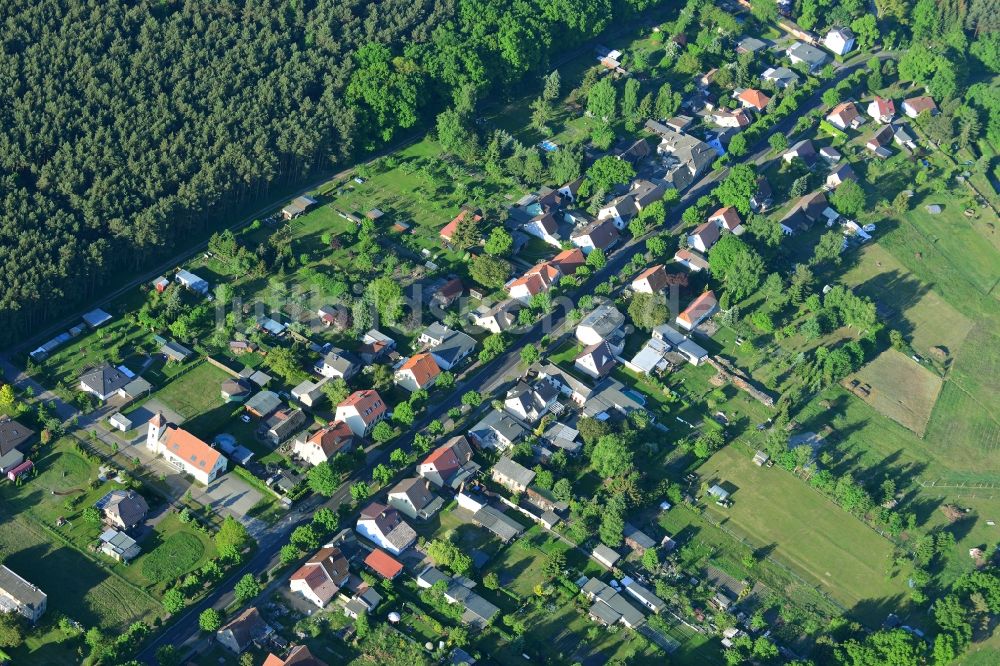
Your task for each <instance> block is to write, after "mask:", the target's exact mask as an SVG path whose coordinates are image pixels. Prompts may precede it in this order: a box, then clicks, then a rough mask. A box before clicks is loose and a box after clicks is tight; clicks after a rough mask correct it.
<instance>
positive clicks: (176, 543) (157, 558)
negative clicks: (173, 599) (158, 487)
mask: <svg viewBox="0 0 1000 666" xmlns="http://www.w3.org/2000/svg"><path fill="white" fill-rule="evenodd" d="M142 548H143V554H142V555H140V556H139V557H138V558H136V559H135V561H134V562H132V564H131V565H130V566H129V572H130V574H131V576H130V577H134V578H135V577H136V576H135V573H136V572H138V573H139V574H140V575H141V580H142V581H144V582H145V584H146V585H149V586H155V587H158V588H166V587H169V586H170V585H172V584H173V583H174V581H176V580H177V579H179V578H181V577H182V576H184V575H185V574H187V573H190V572H191V571H194V570H195V569H197V568H198V567H199V566H201V565H203V564H204V563H205V562H207V561H208V560H209V559H211V557H213V556H214V555H215V545H214V544H213V543H212V540H211V538H209V537H208V536H207V535H205V534H203V533H202V532H199V531H198V530H196V529H195V528H194V527H193V526H191V525H185V524H184V523H182V522H181V521H180V519H179V518H177V516H176V515H174V514H171V515H168V516H167V517H165V518H164V519H163V520H161V521H160V522H159V523H157V525H156V528H155V529H154V531H153V533H152V534H150V535H149V536H148V537H146V538H145V539H144V540H143V541H142Z"/></svg>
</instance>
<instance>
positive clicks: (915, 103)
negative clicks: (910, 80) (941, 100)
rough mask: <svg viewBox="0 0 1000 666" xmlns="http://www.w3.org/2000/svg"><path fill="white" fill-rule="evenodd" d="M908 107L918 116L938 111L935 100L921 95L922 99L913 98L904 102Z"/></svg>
mask: <svg viewBox="0 0 1000 666" xmlns="http://www.w3.org/2000/svg"><path fill="white" fill-rule="evenodd" d="M903 104H905V105H906V106H908V107H910V108H911V109H913V111H914V112H915V113H917V114H919V113H921V112H923V111H937V104H935V103H934V100H933V99H932V98H930V97H928V96H927V95H921V96H920V97H911V98H910V99H908V100H905V101H904V102H903Z"/></svg>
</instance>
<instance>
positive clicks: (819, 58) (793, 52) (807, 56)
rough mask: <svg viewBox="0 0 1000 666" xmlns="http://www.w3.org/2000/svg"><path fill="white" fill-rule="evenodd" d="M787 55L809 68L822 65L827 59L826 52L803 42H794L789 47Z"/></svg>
mask: <svg viewBox="0 0 1000 666" xmlns="http://www.w3.org/2000/svg"><path fill="white" fill-rule="evenodd" d="M788 55H789V56H795V57H796V58H798V59H799V60H802V61H805V62H807V63H809V66H810V67H816V66H818V65H822V64H823V63H825V62H826V61H827V60H828V59H829V58H828V56H827V55H826V52H824V51H821V50H820V49H818V48H816V47H815V46H810V45H809V44H805V43H803V42H796V43H795V44H793V45H792V46H791V47H789V49H788Z"/></svg>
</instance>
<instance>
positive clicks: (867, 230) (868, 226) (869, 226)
mask: <svg viewBox="0 0 1000 666" xmlns="http://www.w3.org/2000/svg"><path fill="white" fill-rule="evenodd" d="M861 228H862V229H863V230H864V231H865V233H868V234H870V233H872V232H873V231H875V225H874V224H866V225H865V226H863V227H861Z"/></svg>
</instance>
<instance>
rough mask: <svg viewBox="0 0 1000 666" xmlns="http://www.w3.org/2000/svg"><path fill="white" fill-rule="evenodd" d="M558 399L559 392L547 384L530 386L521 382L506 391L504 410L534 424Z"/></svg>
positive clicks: (540, 383)
mask: <svg viewBox="0 0 1000 666" xmlns="http://www.w3.org/2000/svg"><path fill="white" fill-rule="evenodd" d="M558 397H559V390H558V389H556V387H554V386H553V385H552V384H550V383H549V382H538V383H537V384H535V385H534V386H531V385H530V384H528V383H526V382H523V381H521V382H518V383H517V385H516V386H514V388H512V389H510V390H509V391H507V397H506V399H505V400H504V409H505V410H507V411H508V412H509V413H511V414H513V415H514V416H516V417H518V418H519V419H522V420H524V421H527V422H528V423H536V422H537V421H539V420H541V418H542V417H543V416H545V414H546V413H547V412H548V411H549V409H550V408H551V407H552V406H553V405H555V404H556V401H557V398H558Z"/></svg>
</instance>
